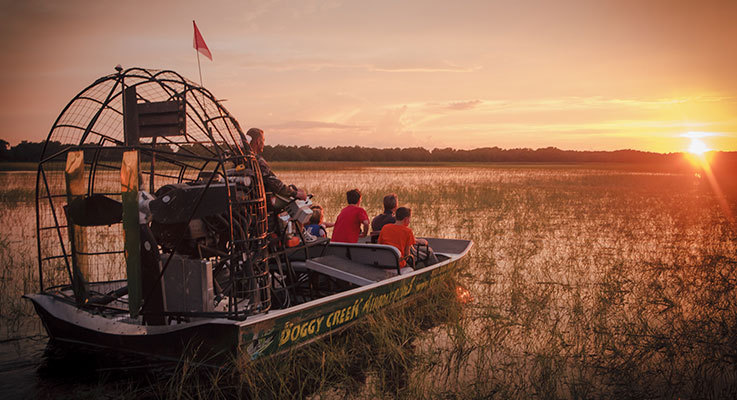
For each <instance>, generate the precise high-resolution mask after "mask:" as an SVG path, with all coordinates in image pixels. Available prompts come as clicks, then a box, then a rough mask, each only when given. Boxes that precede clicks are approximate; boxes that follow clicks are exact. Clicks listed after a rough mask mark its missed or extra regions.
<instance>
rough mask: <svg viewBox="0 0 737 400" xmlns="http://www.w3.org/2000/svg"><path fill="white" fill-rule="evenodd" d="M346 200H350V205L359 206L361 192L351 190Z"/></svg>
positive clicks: (346, 195)
mask: <svg viewBox="0 0 737 400" xmlns="http://www.w3.org/2000/svg"><path fill="white" fill-rule="evenodd" d="M345 197H346V200H348V204H355V205H359V204H361V191H360V190H358V189H351V190H349V191H347V192H346V193H345Z"/></svg>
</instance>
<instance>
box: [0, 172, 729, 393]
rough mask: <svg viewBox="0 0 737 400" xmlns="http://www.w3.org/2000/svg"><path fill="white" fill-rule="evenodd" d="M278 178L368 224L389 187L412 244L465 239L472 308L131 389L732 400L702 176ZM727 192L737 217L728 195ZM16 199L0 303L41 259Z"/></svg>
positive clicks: (363, 324)
mask: <svg viewBox="0 0 737 400" xmlns="http://www.w3.org/2000/svg"><path fill="white" fill-rule="evenodd" d="M275 168H277V173H278V175H279V177H280V178H282V179H283V180H284V181H285V182H289V183H294V184H296V185H298V186H300V187H304V188H306V189H307V190H308V191H309V192H312V193H313V194H315V199H314V200H315V201H316V202H318V203H320V204H321V205H323V207H324V208H325V214H326V220H328V221H334V219H335V217H336V216H337V214H338V212H339V211H340V209H341V208H342V207H343V206H344V205H345V191H346V190H348V189H350V188H353V187H358V188H360V189H361V190H362V192H363V203H362V205H363V206H364V207H365V208H366V209H367V211H368V213H369V215H370V216H373V215H375V214H378V213H379V212H381V199H382V197H383V196H384V195H385V194H386V193H389V192H395V193H397V194H398V195H399V200H400V204H402V205H407V206H409V207H411V208H412V209H413V219H412V228H413V229H414V231H415V233H416V234H417V235H418V236H438V237H458V238H466V239H471V240H473V241H474V243H475V245H474V248H473V250H472V252H471V253H470V254H469V255H468V256H467V257H466V258H465V259H464V261H463V262H462V263H461V265H460V271H459V274H458V276H457V277H456V278H455V280H456V281H454V282H452V284H454V285H455V284H457V285H459V286H463V287H465V288H467V289H468V290H469V291H470V292H471V297H472V298H473V301H472V302H469V303H466V304H459V303H458V302H457V301H456V300H455V297H454V293H455V292H454V291H452V290H451V291H446V292H444V293H443V291H442V290H440V293H439V294H438V293H436V294H435V295H433V296H429V297H423V298H421V299H418V300H417V303H411V304H409V305H407V306H405V307H397V308H394V309H391V310H388V311H386V312H383V313H380V314H375V315H373V316H371V317H369V318H365V319H363V320H361V321H360V322H358V323H357V324H355V325H353V326H352V327H350V328H348V329H346V330H344V331H343V332H342V333H340V334H336V335H333V336H331V337H329V338H326V339H325V340H320V341H316V342H314V343H312V344H310V345H307V346H305V347H302V348H300V349H297V350H294V351H293V352H291V353H287V354H282V355H280V356H277V357H272V358H268V359H266V360H259V361H255V362H250V361H247V360H243V359H239V360H235V362H234V363H233V364H232V365H231V366H229V367H224V368H223V369H220V370H214V371H213V370H207V371H204V372H203V371H201V370H200V369H197V368H192V367H190V366H187V363H182V364H181V366H180V368H179V369H177V370H176V371H175V372H174V373H171V374H169V375H167V378H166V379H163V380H161V379H158V380H151V381H141V380H134V381H130V383H129V384H128V385H130V387H128V388H127V389H126V388H125V387H124V388H123V389H121V390H123V392H125V391H126V390H127V391H128V392H127V393H133V394H134V395H136V396H139V395H140V396H143V397H151V396H153V397H160V398H164V397H167V398H168V397H174V398H205V397H207V398H254V397H255V398H285V397H288V398H299V397H302V398H304V397H312V398H344V397H347V398H376V397H398V398H490V397H491V398H494V397H496V398H530V397H537V398H592V397H595V398H601V397H604V398H612V397H617V398H620V397H621V398H652V397H666V398H674V397H681V398H733V397H735V396H736V395H737V304H735V302H737V227H735V226H734V225H730V223H729V222H728V220H727V219H726V218H725V216H724V213H723V211H722V209H721V208H720V207H719V203H718V201H717V199H716V198H715V196H714V193H713V191H712V190H711V188H710V187H709V185H708V183H706V182H705V180H703V179H699V178H698V177H695V176H694V175H693V174H692V173H680V172H679V173H674V172H669V171H660V170H657V171H653V170H650V169H647V168H642V167H641V166H638V167H630V166H624V165H588V166H580V165H563V166H550V165H543V166H540V165H538V166H534V165H533V166H527V165H525V166H520V165H502V166H493V167H488V166H484V167H479V166H468V165H465V166H464V165H436V166H424V167H415V166H409V167H408V166H402V165H396V166H395V165H391V166H381V167H374V166H373V165H372V166H367V165H356V164H355V163H350V164H346V165H343V164H330V165H327V166H323V167H317V166H314V165H311V164H299V163H292V164H288V165H280V164H276V165H275ZM326 168H327V170H329V171H330V172H326V171H327V170H326ZM2 179H11V178H7V177H5V178H2ZM12 179H16V180H17V179H18V178H12ZM23 185H27V183H24V182H15V183H14V184H8V183H7V182H6V184H5V185H3V187H4V188H14V187H17V188H21V187H23ZM14 196H15V195H14ZM11 197H12V196H11ZM727 200H728V204H729V207H731V209H732V212H733V213H734V212H735V211H737V202H735V198H734V197H729V198H728V199H727ZM6 204H8V203H6ZM12 204H13V205H12V206H10V207H4V208H3V211H2V212H0V216H1V218H2V221H0V222H2V225H3V226H4V227H7V226H13V227H18V229H19V230H20V231H21V232H20V233H17V232H13V233H10V232H5V231H3V232H2V233H3V236H2V237H3V240H4V241H5V242H0V251H2V254H0V256H1V257H4V258H3V259H2V260H3V263H4V264H3V268H5V269H4V270H3V271H4V272H2V273H3V275H2V279H3V281H2V284H3V290H4V294H3V295H2V297H3V303H5V299H11V298H14V297H15V298H17V297H18V296H19V295H20V294H21V292H20V291H21V290H25V289H26V287H30V288H31V289H32V288H33V282H34V280H35V272H33V270H35V268H36V266H35V259H33V258H32V257H31V256H28V255H23V254H26V253H27V254H35V248H34V247H33V246H34V245H33V244H32V243H33V241H32V229H33V225H32V224H33V219H32V218H30V217H29V215H32V214H27V213H28V212H30V211H32V207H29V206H28V205H24V203H23V202H18V203H12ZM9 209H12V210H15V211H13V212H7V211H5V210H9ZM29 210H30V211H29ZM18 215H21V216H23V215H25V217H24V218H19V217H18ZM28 227H30V228H28ZM4 229H5V228H4ZM29 232H30V233H31V235H30V238H31V241H30V242H29V239H28V238H29ZM2 243H5V244H4V245H2ZM28 243H31V244H30V245H29V244H28ZM8 254H13V257H16V256H17V257H20V259H18V260H16V259H15V258H14V259H13V263H14V264H15V265H17V266H19V267H17V268H6V267H5V265H6V261H5V260H8V258H7V257H8ZM19 254H20V255H19ZM26 281H27V282H29V283H28V284H23V283H22V282H26ZM8 282H11V283H8ZM24 285H25V286H24ZM9 304H10V303H8V304H2V307H3V308H2V317H3V318H7V317H9V316H12V315H18V316H20V315H24V317H22V318H25V316H26V314H27V316H32V309H31V308H30V307H28V306H24V305H22V302H19V303H18V305H17V306H11V305H9ZM12 307H16V308H15V310H16V311H10V310H13V308H12ZM23 307H25V308H23ZM13 313H15V314H13ZM12 318H16V317H12ZM12 318H11V319H12ZM17 318H21V317H17ZM435 318H437V320H435ZM427 321H430V322H427ZM3 326H4V328H3V329H6V328H5V325H4V324H3ZM8 326H11V325H8ZM13 329H15V328H13ZM9 330H10V329H8V331H9ZM140 396H139V397H140Z"/></svg>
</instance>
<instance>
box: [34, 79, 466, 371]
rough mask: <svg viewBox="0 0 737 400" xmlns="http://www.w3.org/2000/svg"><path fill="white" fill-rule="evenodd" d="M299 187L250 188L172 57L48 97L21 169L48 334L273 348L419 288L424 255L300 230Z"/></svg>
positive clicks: (210, 110)
mask: <svg viewBox="0 0 737 400" xmlns="http://www.w3.org/2000/svg"><path fill="white" fill-rule="evenodd" d="M310 212H311V211H310V209H309V200H307V201H301V200H296V199H288V198H286V199H285V198H281V197H279V196H278V195H275V194H272V193H269V192H268V191H267V188H265V187H264V183H263V180H262V175H261V171H260V168H259V164H258V160H257V158H256V156H255V155H254V154H253V152H252V151H251V149H250V147H249V146H248V142H247V141H246V140H245V136H244V134H243V131H242V130H241V128H240V126H239V124H238V122H237V121H236V119H235V118H233V116H232V115H231V114H230V113H229V112H228V111H227V110H226V109H225V107H223V105H222V104H221V103H220V102H218V101H217V99H216V98H215V97H214V96H213V95H212V94H211V93H210V92H209V91H208V90H207V89H205V88H203V87H201V86H199V85H197V84H195V83H193V82H191V81H189V80H187V79H185V78H183V77H182V76H181V75H179V74H178V73H176V72H173V71H167V70H150V69H142V68H130V69H126V70H123V69H122V68H116V72H115V73H113V74H110V75H107V76H103V77H101V78H99V79H97V80H96V81H95V82H93V83H92V84H91V85H89V86H88V87H87V88H85V89H83V90H82V91H81V92H80V93H79V94H78V95H76V96H75V97H74V98H73V99H72V100H71V101H70V102H69V103H68V104H67V106H66V107H65V108H64V109H63V111H62V112H61V114H60V115H59V116H58V118H57V119H56V121H55V123H54V124H53V126H52V128H51V131H50V133H49V135H48V138H47V140H46V143H45V145H44V149H43V153H42V156H41V160H40V162H39V165H38V172H37V177H36V228H37V231H36V238H37V248H38V277H39V287H40V291H39V292H38V293H36V294H26V295H25V296H24V297H25V298H27V299H29V300H30V301H31V302H32V303H33V305H34V307H35V310H36V312H37V313H38V315H39V317H40V319H41V320H42V322H43V325H44V327H45V329H46V331H47V333H48V336H49V339H50V341H53V342H55V343H58V344H62V345H63V344H73V345H75V346H78V345H83V346H88V347H90V348H97V349H106V350H108V349H112V350H115V351H122V352H128V353H137V354H141V355H145V356H153V357H156V358H163V359H172V360H179V359H182V357H189V356H193V357H195V358H197V359H203V360H220V359H224V358H225V357H232V356H237V357H241V356H244V355H245V356H246V357H249V358H251V359H255V358H258V357H263V356H267V355H271V354H276V353H279V352H282V351H284V350H286V349H289V348H293V347H294V346H298V345H301V344H304V343H308V342H310V341H312V340H315V339H318V338H320V337H322V336H324V335H327V334H330V333H331V332H335V331H336V330H338V329H342V328H344V327H346V326H348V325H349V324H351V323H353V322H354V321H356V320H358V319H359V318H361V317H362V316H364V315H367V314H369V313H372V312H374V311H376V310H379V309H382V308H384V307H388V306H390V305H393V304H396V303H398V302H401V301H403V300H404V299H407V298H409V297H411V296H415V295H417V294H419V293H422V292H423V291H424V290H425V289H427V288H428V287H429V286H431V285H433V283H434V282H436V281H438V280H440V279H443V278H444V277H446V276H447V273H448V271H449V270H450V269H451V268H450V267H451V265H453V264H454V263H455V262H456V261H457V260H458V259H460V258H461V257H463V256H464V255H465V254H466V253H467V252H468V251H469V249H470V247H471V245H472V243H471V242H470V241H468V240H460V239H442V238H427V240H428V241H429V243H430V245H431V246H432V247H433V248H434V250H435V252H436V255H437V258H438V261H437V262H436V263H434V264H432V265H427V266H423V267H422V268H420V267H419V266H418V267H417V268H416V269H415V270H413V271H410V272H408V273H403V272H404V271H403V270H402V269H400V253H399V251H398V250H397V249H396V248H394V247H392V246H387V245H380V244H371V243H335V242H332V243H331V242H330V240H328V239H327V238H316V237H313V236H311V235H309V234H308V233H306V232H305V231H304V229H303V223H305V221H306V219H305V218H306V217H309V214H310Z"/></svg>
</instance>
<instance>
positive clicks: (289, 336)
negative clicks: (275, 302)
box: [278, 271, 439, 347]
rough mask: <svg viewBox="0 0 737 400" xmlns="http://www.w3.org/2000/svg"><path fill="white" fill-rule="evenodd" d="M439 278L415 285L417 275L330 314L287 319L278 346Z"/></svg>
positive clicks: (348, 319)
mask: <svg viewBox="0 0 737 400" xmlns="http://www.w3.org/2000/svg"><path fill="white" fill-rule="evenodd" d="M433 272H434V271H433ZM438 278H439V275H438V276H433V277H432V278H430V279H428V280H426V281H424V282H420V283H418V284H417V285H415V279H416V277H415V278H413V279H412V281H410V282H409V283H408V284H407V285H401V286H399V287H398V288H396V289H394V290H391V291H389V292H386V293H383V294H379V295H377V294H375V293H371V294H369V295H368V296H363V297H359V298H357V299H356V300H355V301H354V302H353V304H351V305H349V306H347V307H344V308H340V309H338V310H335V311H333V312H331V313H330V314H327V315H321V316H319V317H316V318H313V319H311V320H308V321H305V322H302V323H299V324H294V323H293V322H291V321H287V323H285V324H284V329H283V330H282V332H281V335H280V337H279V346H278V347H282V346H286V345H290V344H294V343H296V342H301V341H302V340H304V339H306V338H308V337H311V336H314V335H319V334H320V333H321V332H323V331H324V330H325V329H327V330H332V329H334V328H336V327H339V326H341V325H343V324H347V323H348V322H351V321H353V320H354V319H356V317H358V316H359V315H363V314H368V313H371V312H374V311H376V310H379V309H381V308H384V307H386V306H387V305H389V304H393V303H395V302H397V301H399V300H401V299H403V298H405V297H407V296H409V295H411V294H412V293H414V292H420V291H422V290H425V288H426V287H427V286H428V285H430V284H431V283H432V282H433V281H435V280H436V279H438Z"/></svg>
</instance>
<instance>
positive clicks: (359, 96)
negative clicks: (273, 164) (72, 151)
mask: <svg viewBox="0 0 737 400" xmlns="http://www.w3.org/2000/svg"><path fill="white" fill-rule="evenodd" d="M0 4H1V5H0V37H2V39H1V40H0V54H1V55H0V57H1V58H0V71H2V74H0V93H2V95H1V97H0V101H1V103H2V104H1V107H0V138H2V139H5V140H7V141H9V142H10V143H11V144H17V143H18V142H20V141H21V140H30V141H39V140H42V139H44V138H45V137H46V136H47V135H48V132H49V129H50V128H51V125H52V124H53V122H54V119H55V118H56V117H57V115H58V114H59V112H60V111H61V110H62V108H63V107H64V106H65V105H66V103H67V102H68V101H69V100H70V99H71V98H72V97H73V96H74V95H76V94H77V93H78V92H79V91H80V90H81V89H83V88H84V87H85V86H87V85H89V84H90V83H91V82H93V81H94V80H95V79H97V78H98V77H100V76H103V75H107V74H110V73H113V72H114V69H113V67H114V66H115V65H116V64H121V65H122V66H123V67H125V68H127V67H133V66H139V67H145V68H155V69H172V70H175V71H177V72H179V73H181V74H182V75H184V76H186V77H188V78H190V79H191V80H194V81H196V80H198V79H199V78H198V73H197V62H196V57H195V54H196V53H195V50H194V49H193V48H192V35H193V33H192V20H193V19H194V20H196V21H197V25H198V26H199V28H200V31H201V32H202V35H203V36H204V39H205V41H206V42H207V44H208V46H209V47H210V50H211V51H212V54H213V58H214V61H212V62H211V61H210V60H208V59H206V58H201V62H202V74H203V80H204V85H205V86H206V87H207V88H208V89H210V90H211V91H212V92H213V93H214V94H215V95H216V96H217V97H219V98H222V99H227V101H226V102H225V103H223V104H224V105H225V106H226V107H227V108H228V110H230V112H231V113H232V114H233V115H234V116H235V117H236V118H237V119H238V120H239V122H240V124H241V126H243V127H244V128H248V127H251V126H257V127H260V128H262V129H264V130H265V131H266V134H267V144H272V145H273V144H296V145H304V144H309V145H313V146H314V145H323V146H334V145H361V146H372V147H412V146H422V147H425V148H429V149H431V148H434V147H454V148H465V149H468V148H475V147H486V146H489V147H490V146H499V147H502V148H516V147H531V148H539V147H547V146H555V147H559V148H561V149H573V150H616V149H628V148H629V149H638V150H647V151H657V152H680V151H685V150H687V149H688V147H689V143H690V141H691V140H692V138H693V137H694V136H696V137H699V138H700V140H701V141H703V142H704V143H705V144H706V146H707V147H708V148H710V149H716V150H729V151H737V22H736V21H737V1H734V0H731V1H726V0H725V1H708V0H705V1H698V2H696V1H642V0H639V1H629V0H615V1H560V0H556V1H491V0H482V1H466V0H457V1H447V0H445V1H402V0H392V1H384V0H373V1H340V0H332V1H312V0H302V1H279V0H275V1H268V0H259V1H251V0H233V1H197V2H189V1H151V0H149V1H106V0H97V1H37V0H24V1H17V0H15V1H7V0H0Z"/></svg>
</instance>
